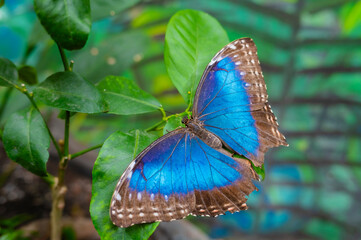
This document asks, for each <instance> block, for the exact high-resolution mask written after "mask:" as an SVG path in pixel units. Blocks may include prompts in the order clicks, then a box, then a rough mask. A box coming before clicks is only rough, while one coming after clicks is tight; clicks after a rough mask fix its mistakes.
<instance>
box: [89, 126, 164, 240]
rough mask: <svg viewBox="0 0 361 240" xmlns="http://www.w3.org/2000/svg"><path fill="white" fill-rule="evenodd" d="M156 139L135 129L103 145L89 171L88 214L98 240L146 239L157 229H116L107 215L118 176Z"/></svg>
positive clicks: (117, 133)
mask: <svg viewBox="0 0 361 240" xmlns="http://www.w3.org/2000/svg"><path fill="white" fill-rule="evenodd" d="M156 137H157V136H156V135H152V134H149V133H146V132H143V131H139V130H136V131H133V132H130V133H128V134H125V133H122V132H119V131H118V132H115V133H113V134H112V135H111V136H110V137H109V138H108V139H107V140H106V141H105V142H104V145H103V147H102V148H101V150H100V153H99V155H98V158H97V160H96V162H95V164H94V168H93V182H92V199H91V203H90V215H91V217H92V220H93V223H94V226H95V228H96V229H97V231H98V233H99V235H100V237H101V238H102V239H104V240H107V239H134V240H138V239H139V240H140V239H148V237H149V236H150V235H151V234H152V233H153V231H154V230H155V228H156V227H157V226H158V223H152V224H140V225H135V226H132V227H129V228H119V227H117V226H115V225H113V223H112V222H111V220H110V216H109V207H110V200H111V197H112V194H113V191H114V189H115V186H116V184H117V182H118V180H119V177H120V176H121V175H122V173H123V172H124V171H125V169H126V168H127V166H128V165H129V163H130V162H131V161H132V160H133V159H134V158H135V156H136V155H137V154H138V153H140V152H141V151H142V150H143V149H144V148H146V147H147V146H148V145H149V144H150V143H151V142H152V141H154V140H155V139H156Z"/></svg>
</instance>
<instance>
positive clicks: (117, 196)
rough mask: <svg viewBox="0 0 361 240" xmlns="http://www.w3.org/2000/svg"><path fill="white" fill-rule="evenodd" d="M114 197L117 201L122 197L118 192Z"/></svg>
mask: <svg viewBox="0 0 361 240" xmlns="http://www.w3.org/2000/svg"><path fill="white" fill-rule="evenodd" d="M115 199H117V200H118V201H120V200H122V197H121V196H120V194H119V193H118V192H117V194H115Z"/></svg>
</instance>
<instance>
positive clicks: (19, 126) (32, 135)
mask: <svg viewBox="0 0 361 240" xmlns="http://www.w3.org/2000/svg"><path fill="white" fill-rule="evenodd" d="M3 143H4V148H5V150H6V153H7V154H8V156H9V157H10V158H11V159H12V160H14V161H15V162H17V163H19V164H20V165H21V166H23V167H24V168H26V169H27V170H29V171H30V172H32V173H34V174H36V175H39V176H46V175H47V171H46V163H47V161H48V158H49V152H48V148H49V144H50V140H49V133H48V131H47V129H46V126H45V123H44V121H43V119H42V117H41V115H40V113H39V112H38V111H36V110H35V109H34V108H30V109H25V110H22V111H19V112H17V113H14V114H13V115H12V116H10V118H9V119H8V120H7V122H6V124H5V128H4V134H3Z"/></svg>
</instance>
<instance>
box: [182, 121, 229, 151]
mask: <svg viewBox="0 0 361 240" xmlns="http://www.w3.org/2000/svg"><path fill="white" fill-rule="evenodd" d="M186 126H187V129H188V130H189V131H190V132H191V133H193V134H194V135H196V136H197V137H199V138H200V139H201V140H202V141H203V142H204V143H206V144H207V145H208V146H210V147H212V148H214V149H220V148H222V141H221V140H220V139H219V138H218V137H217V136H216V135H215V134H213V133H211V132H209V131H207V130H206V129H205V128H203V127H202V123H201V122H200V121H197V120H194V119H189V121H188V122H187V123H186Z"/></svg>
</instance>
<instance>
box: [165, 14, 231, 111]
mask: <svg viewBox="0 0 361 240" xmlns="http://www.w3.org/2000/svg"><path fill="white" fill-rule="evenodd" d="M228 42H229V39H228V36H227V33H226V32H225V30H224V29H223V28H222V26H221V25H220V24H219V22H218V21H217V20H216V19H214V18H213V17H211V16H210V15H208V14H206V13H204V12H199V11H195V10H182V11H179V12H178V13H176V14H175V15H174V16H173V17H172V18H171V20H170V21H169V23H168V26H167V32H166V35H165V51H164V62H165V64H166V67H167V71H168V74H169V76H170V78H171V80H172V82H173V84H174V85H175V86H176V88H177V89H178V91H179V93H180V94H181V95H182V97H183V98H184V100H185V101H186V102H187V103H188V104H190V105H191V104H192V103H193V99H194V95H195V91H196V89H197V86H198V83H199V80H200V79H201V76H202V74H203V72H204V69H205V68H206V66H207V64H208V63H209V61H210V59H212V57H213V56H214V55H215V54H216V53H217V52H218V51H219V50H220V49H221V48H222V47H224V46H225V45H226V44H227V43H228Z"/></svg>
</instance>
